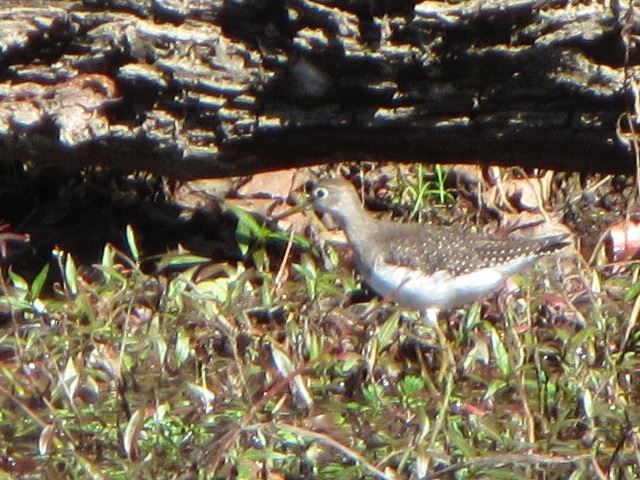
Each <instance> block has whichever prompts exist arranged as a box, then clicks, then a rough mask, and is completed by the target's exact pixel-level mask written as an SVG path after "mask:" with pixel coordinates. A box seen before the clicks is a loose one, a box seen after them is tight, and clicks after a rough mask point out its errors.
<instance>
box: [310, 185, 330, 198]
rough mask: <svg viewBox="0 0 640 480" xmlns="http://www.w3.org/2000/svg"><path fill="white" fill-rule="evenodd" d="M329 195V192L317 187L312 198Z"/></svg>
mask: <svg viewBox="0 0 640 480" xmlns="http://www.w3.org/2000/svg"><path fill="white" fill-rule="evenodd" d="M327 195H329V191H328V190H327V189H326V188H324V187H318V188H316V189H315V190H314V191H313V197H314V198H325V197H326V196H327Z"/></svg>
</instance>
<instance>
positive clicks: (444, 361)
mask: <svg viewBox="0 0 640 480" xmlns="http://www.w3.org/2000/svg"><path fill="white" fill-rule="evenodd" d="M439 313H440V309H439V308H427V309H426V310H425V311H424V312H423V314H422V319H423V320H424V321H425V323H426V324H427V325H428V326H429V327H431V328H433V329H434V330H435V332H436V335H437V337H438V343H439V348H440V371H439V372H438V383H440V385H442V387H441V388H442V392H443V397H442V404H441V405H440V409H439V411H438V415H437V416H436V418H435V422H434V424H433V427H432V429H431V433H430V435H429V443H428V445H427V450H429V451H430V450H432V449H433V448H435V444H436V442H437V438H438V434H439V433H440V431H441V430H442V426H443V425H444V421H445V418H446V416H447V412H448V411H449V400H450V399H451V393H452V391H453V383H454V379H455V357H454V356H453V352H452V351H451V349H450V348H449V342H448V341H447V337H446V336H445V334H444V332H443V331H442V329H441V328H440V325H439V324H438V314H439Z"/></svg>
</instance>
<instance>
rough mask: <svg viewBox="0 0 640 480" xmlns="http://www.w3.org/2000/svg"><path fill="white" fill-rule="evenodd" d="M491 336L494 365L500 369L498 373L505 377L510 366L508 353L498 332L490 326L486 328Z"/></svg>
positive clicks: (508, 372)
mask: <svg viewBox="0 0 640 480" xmlns="http://www.w3.org/2000/svg"><path fill="white" fill-rule="evenodd" d="M487 328H488V329H489V333H490V334H491V348H492V349H493V355H494V357H495V359H496V364H497V365H498V368H499V369H500V372H501V373H502V375H504V376H505V377H506V376H508V375H509V374H510V373H511V364H510V363H509V352H507V349H506V347H505V346H504V343H503V342H502V339H501V338H500V335H499V334H498V331H497V330H496V329H495V328H493V327H492V326H488V327H487Z"/></svg>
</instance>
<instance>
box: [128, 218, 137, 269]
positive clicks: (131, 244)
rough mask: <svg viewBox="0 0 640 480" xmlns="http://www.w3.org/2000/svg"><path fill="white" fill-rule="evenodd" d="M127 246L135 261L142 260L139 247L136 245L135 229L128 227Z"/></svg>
mask: <svg viewBox="0 0 640 480" xmlns="http://www.w3.org/2000/svg"><path fill="white" fill-rule="evenodd" d="M127 245H128V246H129V251H130V252H131V256H132V257H133V259H134V260H135V261H136V262H138V261H139V260H140V252H139V251H138V245H137V244H136V236H135V234H134V232H133V227H132V226H131V225H127Z"/></svg>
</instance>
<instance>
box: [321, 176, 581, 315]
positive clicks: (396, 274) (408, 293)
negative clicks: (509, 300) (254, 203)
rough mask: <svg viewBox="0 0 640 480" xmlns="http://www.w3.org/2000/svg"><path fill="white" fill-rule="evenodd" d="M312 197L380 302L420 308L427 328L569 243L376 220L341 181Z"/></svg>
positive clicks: (559, 237)
mask: <svg viewBox="0 0 640 480" xmlns="http://www.w3.org/2000/svg"><path fill="white" fill-rule="evenodd" d="M312 200H313V206H314V208H315V209H316V210H317V211H319V212H321V213H329V214H331V216H332V217H333V218H334V219H335V220H336V221H337V222H338V223H339V225H340V227H341V228H342V229H343V230H344V231H345V233H346V235H347V240H348V241H349V244H350V245H351V247H352V249H353V250H354V252H355V255H356V258H357V266H358V270H359V271H360V274H361V275H362V277H363V279H364V280H365V281H366V283H367V284H369V286H371V287H372V288H373V289H374V290H375V291H376V292H377V293H378V294H380V295H382V296H383V297H385V298H390V299H393V300H395V301H396V302H397V303H398V304H400V305H401V306H403V307H406V308H411V309H415V310H420V311H422V312H423V313H424V314H425V315H426V319H427V320H428V321H429V322H430V323H432V322H434V321H435V320H436V318H437V315H438V312H439V311H440V310H447V309H451V308H455V307H459V306H462V305H464V304H467V303H470V302H473V301H475V300H478V299H480V298H482V297H485V296H487V295H489V294H491V293H493V292H495V291H497V290H498V289H499V288H500V287H501V286H502V285H503V283H504V282H505V281H506V279H507V278H508V277H510V276H511V275H513V274H515V273H517V272H519V271H520V270H522V269H524V268H526V267H528V266H530V265H532V264H533V263H534V262H535V261H536V260H537V259H538V258H539V257H541V256H544V255H548V254H551V253H554V252H556V251H558V250H560V249H562V248H563V247H565V246H567V245H568V243H569V242H568V241H567V236H568V235H566V234H562V235H554V236H551V237H545V238H539V239H500V238H491V237H486V236H474V235H469V234H464V233H463V232H462V231H459V230H456V229H454V228H452V227H441V226H432V225H424V224H418V223H412V224H401V223H397V222H393V221H390V220H381V219H378V218H376V217H374V216H373V215H372V214H371V213H369V212H368V211H367V210H365V209H364V207H363V206H362V205H361V203H360V199H359V198H358V194H357V192H356V190H355V188H354V187H353V185H351V184H350V183H349V182H347V181H346V180H342V179H326V180H321V181H320V182H318V184H317V185H316V187H315V188H314V189H313V192H312Z"/></svg>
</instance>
